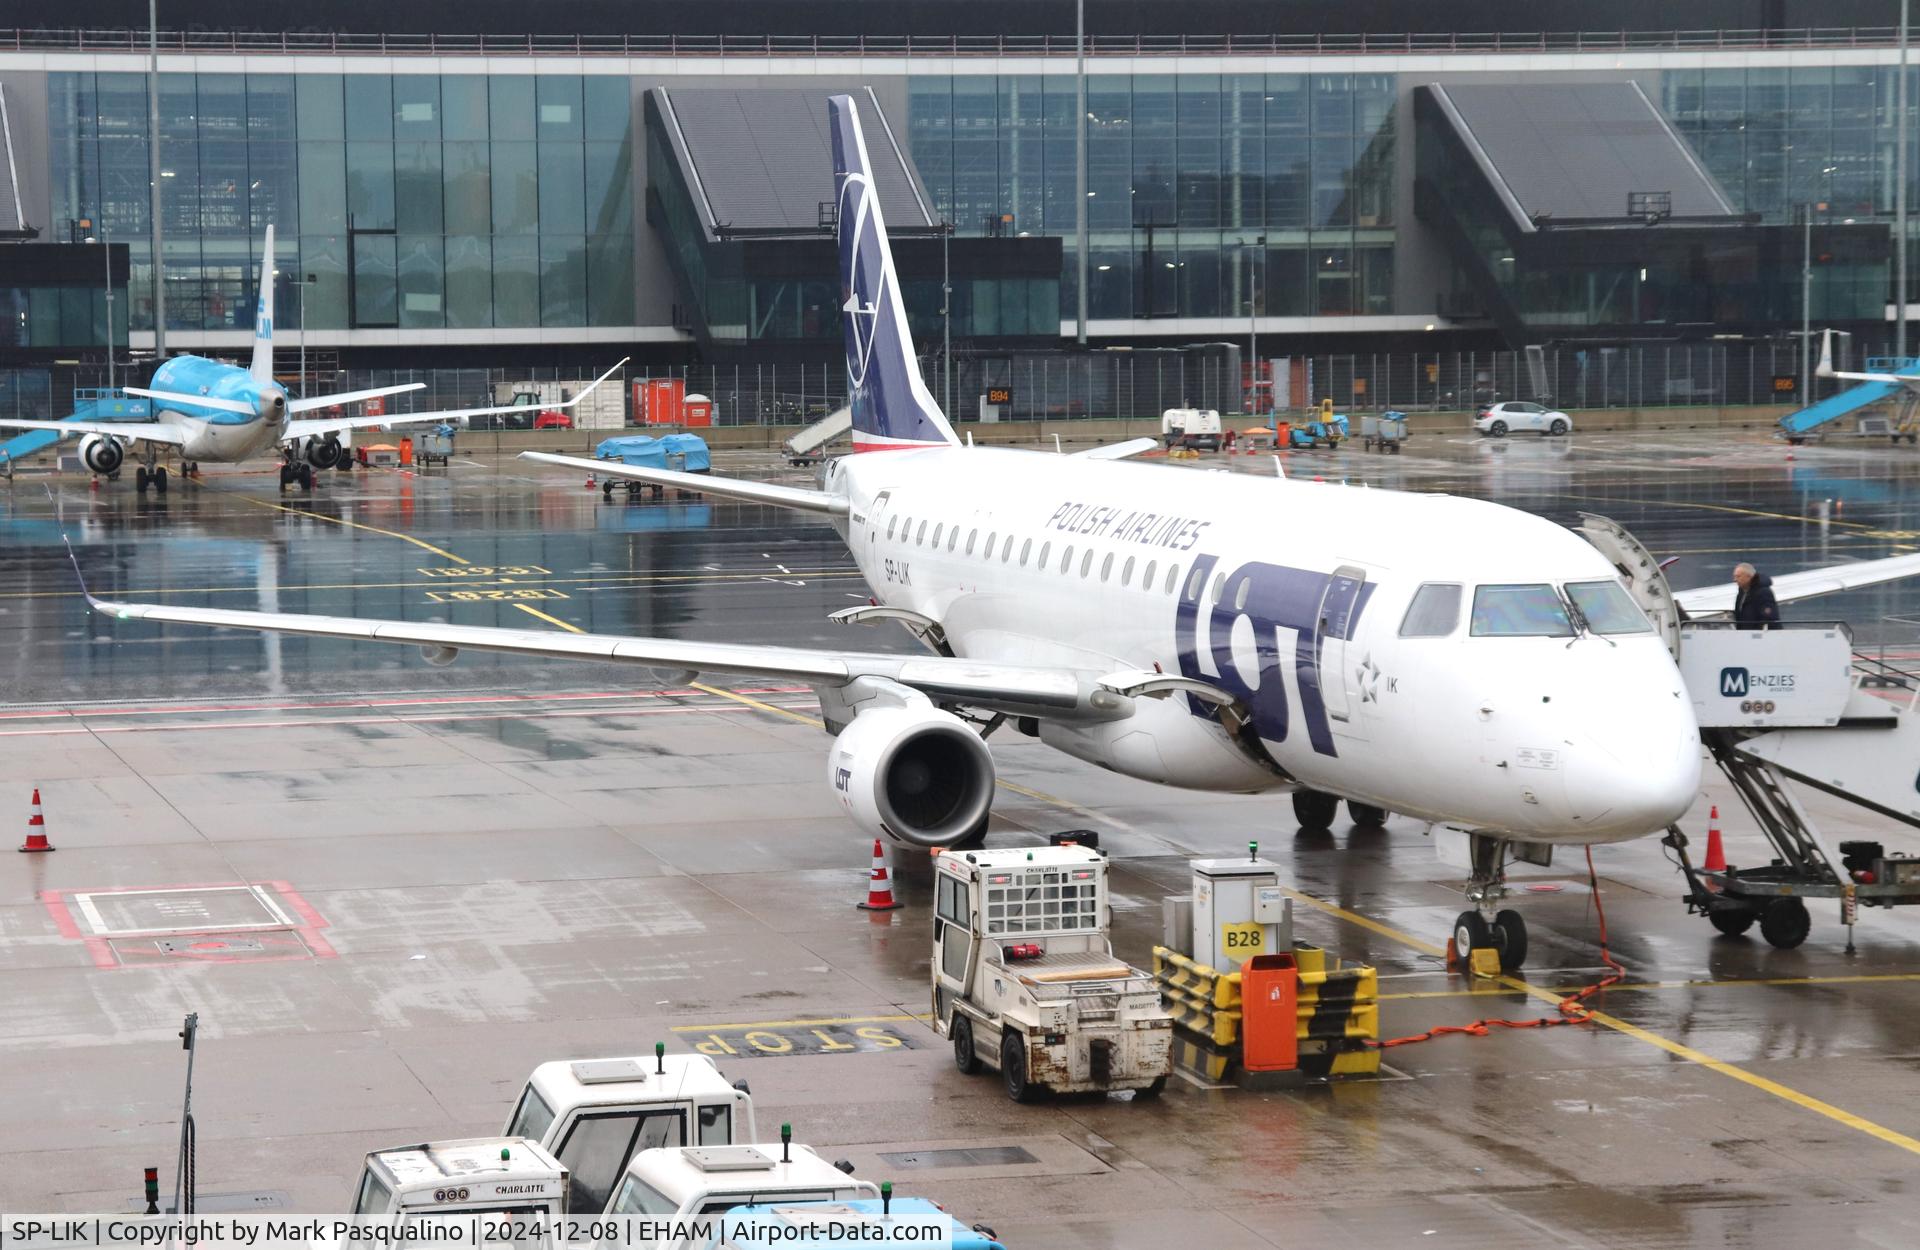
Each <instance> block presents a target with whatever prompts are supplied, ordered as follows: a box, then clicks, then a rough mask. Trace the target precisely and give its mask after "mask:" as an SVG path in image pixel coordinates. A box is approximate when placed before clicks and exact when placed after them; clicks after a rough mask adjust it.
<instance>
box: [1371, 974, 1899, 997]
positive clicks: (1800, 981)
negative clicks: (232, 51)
mask: <svg viewBox="0 0 1920 1250" xmlns="http://www.w3.org/2000/svg"><path fill="white" fill-rule="evenodd" d="M1899 981H1920V972H1879V973H1862V974H1860V975H1858V976H1844V977H1729V978H1727V979H1725V980H1720V981H1705V980H1702V981H1623V982H1621V983H1620V984H1618V985H1609V986H1608V987H1607V993H1609V994H1616V993H1620V992H1622V991H1626V990H1636V991H1646V990H1725V989H1741V988H1745V987H1747V986H1775V987H1779V986H1795V985H1871V984H1875V983H1878V982H1899ZM1585 988H1586V986H1584V985H1561V986H1550V987H1546V992H1547V993H1549V994H1557V995H1560V996H1561V997H1565V996H1566V995H1568V994H1577V993H1579V992H1580V991H1581V990H1583V989H1585ZM1511 992H1512V991H1510V990H1506V989H1502V988H1500V987H1498V986H1479V987H1475V988H1473V989H1464V990H1409V991H1407V992H1405V993H1401V994H1381V995H1378V996H1377V997H1378V999H1379V1001H1381V1002H1386V1001H1387V1000H1388V999H1396V998H1406V999H1414V998H1480V997H1484V996H1486V995H1488V994H1495V995H1499V994H1507V993H1511Z"/></svg>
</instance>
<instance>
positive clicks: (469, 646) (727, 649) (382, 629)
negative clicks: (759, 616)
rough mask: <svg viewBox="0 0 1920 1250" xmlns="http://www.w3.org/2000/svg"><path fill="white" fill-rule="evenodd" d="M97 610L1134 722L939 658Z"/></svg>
mask: <svg viewBox="0 0 1920 1250" xmlns="http://www.w3.org/2000/svg"><path fill="white" fill-rule="evenodd" d="M87 602H88V603H90V604H92V605H93V609H94V610H95V611H96V612H101V613H104V614H106V615H108V616H111V617H114V618H115V619H117V620H123V621H164V622H169V623H173V624H180V625H208V626H213V627H215V628H220V629H250V630H257V631H260V632H263V633H277V634H304V635H307V636H308V637H316V638H345V639H349V640H354V641H364V642H389V643H402V644H407V645H411V646H417V647H419V648H420V649H421V651H422V652H423V653H424V654H425V655H426V656H427V657H428V658H430V659H432V660H435V661H439V662H443V663H444V662H445V661H447V660H450V659H452V658H453V656H454V655H455V654H457V653H458V652H460V651H463V650H472V651H494V652H505V653H507V654H511V655H533V656H547V657H550V658H554V659H574V660H606V661H613V662H615V663H627V664H635V665H640V666H642V667H646V668H651V669H655V670H663V671H667V672H689V671H690V672H694V673H700V672H716V673H730V674H737V675H741V676H748V677H776V678H786V679H790V680H793V681H799V682H804V683H806V684H808V685H812V686H826V687H834V686H841V685H845V684H846V683H847V682H850V681H852V680H854V679H855V678H859V677H877V678H884V679H887V680H890V681H895V682H899V683H900V684H901V685H904V686H908V687H910V688H912V689H914V690H918V691H920V692H921V693H923V694H925V695H927V696H928V697H929V698H932V699H934V700H936V701H941V702H953V703H961V704H965V705H967V706H969V707H977V708H983V709H987V710H991V711H999V712H1006V713H1008V714H1009V715H1019V716H1040V717H1045V718H1048V719H1053V720H1080V721H1098V720H1113V719H1117V718H1118V717H1122V716H1126V715H1129V714H1130V713H1131V711H1132V704H1131V702H1130V700H1128V699H1126V698H1123V697H1121V696H1119V695H1117V694H1115V693H1114V692H1113V691H1111V690H1109V689H1105V688H1103V687H1102V685H1101V683H1100V680H1099V678H1100V674H1097V673H1091V672H1076V671H1073V670H1069V669H1060V668H1042V667H1039V666H1036V665H1020V664H989V663H982V662H980V661H977V660H968V659H959V658H954V657H948V656H931V655H913V654H904V655H889V654H884V653H875V652H863V651H825V650H821V651H815V650H810V649H806V648H800V647H775V646H758V645H752V644H744V643H727V642H698V641H688V640H685V639H677V638H629V637H624V636H620V635H615V634H564V633H559V632H557V631H553V630H540V629H506V628H498V627H489V626H475V625H448V624H444V623H441V622H436V621H393V620H376V619H371V618H364V617H345V616H307V615H303V614H300V613H292V612H245V611H238V610H233V609H226V608H190V607H175V606H172V605H168V604H155V603H119V602H115V601H111V600H105V599H98V598H95V597H94V596H93V595H92V594H91V593H89V594H88V595H87Z"/></svg>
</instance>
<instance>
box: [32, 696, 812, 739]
mask: <svg viewBox="0 0 1920 1250" xmlns="http://www.w3.org/2000/svg"><path fill="white" fill-rule="evenodd" d="M774 706H776V707H782V706H790V707H792V708H797V709H800V710H805V709H808V708H814V707H818V706H819V704H818V703H817V702H800V703H795V704H791V705H784V704H775V705H774ZM751 711H753V709H752V708H750V707H746V706H744V705H742V704H738V703H724V702H722V703H690V704H686V705H684V706H681V707H657V708H615V707H607V708H583V709H581V710H579V711H571V712H472V713H465V714H448V715H445V716H316V717H313V718H311V719H308V720H248V721H231V722H226V723H221V724H211V725H203V724H196V723H193V722H191V721H187V722H167V721H161V722H157V723H154V724H148V725H97V726H95V725H76V726H73V727H71V728H53V727H50V726H41V727H39V728H35V729H0V738H23V737H32V736H36V735H37V736H40V737H47V738H57V737H72V736H75V735H79V734H137V733H209V732H214V731H221V732H228V733H231V732H233V731H235V730H248V729H303V728H311V727H313V726H317V725H438V724H446V723H448V722H451V721H474V720H576V719H580V718H583V717H595V716H681V715H685V714H687V713H689V712H751Z"/></svg>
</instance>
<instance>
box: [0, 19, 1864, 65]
mask: <svg viewBox="0 0 1920 1250" xmlns="http://www.w3.org/2000/svg"><path fill="white" fill-rule="evenodd" d="M1897 40H1898V31H1897V29H1896V28H1895V27H1892V26H1834V27H1791V28H1786V29H1778V30H1763V29H1750V30H1674V31H1630V30H1598V31H1579V30H1574V31H1458V32H1418V31H1407V32H1400V33H1365V32H1357V33H1352V34H1324V33H1307V34H1281V33H1274V34H1253V35H1210V34H1179V35H1106V34H1103V35H1093V36H1089V37H1088V39H1087V42H1086V51H1087V53H1088V55H1090V56H1094V57H1102V56H1128V57H1139V56H1220V55H1233V56H1238V55H1247V56H1275V55H1282V56H1285V55H1298V56H1312V55H1317V54H1323V53H1325V54H1333V53H1337V54H1342V55H1352V54H1378V55H1392V54H1395V53H1400V54H1407V53H1446V52H1468V53H1476V54H1480V53H1516V54H1518V53H1528V52H1596V53H1598V52H1620V51H1660V50H1672V51H1699V50H1707V49H1717V48H1726V49H1746V50H1752V49H1770V48H1856V47H1889V46H1892V45H1894V44H1895V43H1896V42H1897ZM158 45H159V49H160V51H162V52H168V53H191V54H218V53H236V54H259V53H274V52H284V53H306V54H313V53H337V54H342V55H363V56H364V55H378V56H582V57H589V56H627V57H636V56H662V57H735V56H742V57H776V58H779V57H791V58H819V57H1009V56H1072V55H1073V54H1074V50H1075V49H1074V39H1073V36H1072V35H1052V34H1045V35H1017V34H1015V35H999V34H995V35H958V34H955V35H721V34H715V35H652V34H437V33H431V32H427V33H407V32H359V33H356V32H352V31H329V30H203V29H194V30H163V31H161V32H160V33H159V39H158ZM147 48H148V42H147V32H146V31H145V30H144V29H110V28H109V29H83V28H67V29H54V28H47V27H34V28H27V27H17V28H13V29H5V28H0V51H9V50H11V51H36V52H42V51H60V50H71V51H81V52H145V51H146V50H147Z"/></svg>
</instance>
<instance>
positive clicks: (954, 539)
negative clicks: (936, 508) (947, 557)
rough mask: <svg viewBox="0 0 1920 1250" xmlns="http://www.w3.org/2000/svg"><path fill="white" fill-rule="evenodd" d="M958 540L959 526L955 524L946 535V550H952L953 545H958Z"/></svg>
mask: <svg viewBox="0 0 1920 1250" xmlns="http://www.w3.org/2000/svg"><path fill="white" fill-rule="evenodd" d="M959 542H960V527H959V526H958V525H956V526H954V527H953V532H952V533H951V534H948V535H947V550H948V551H952V550H953V549H954V547H956V546H957V545H959Z"/></svg>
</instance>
